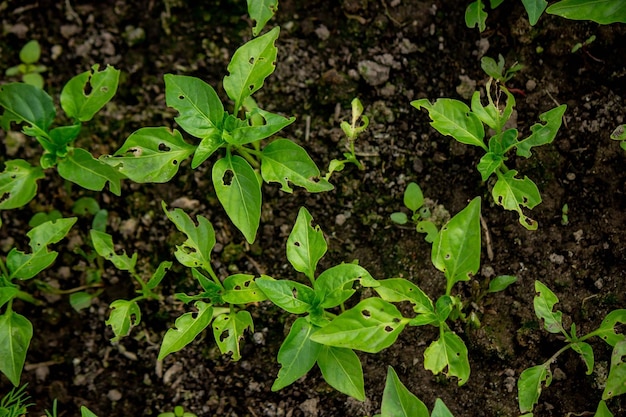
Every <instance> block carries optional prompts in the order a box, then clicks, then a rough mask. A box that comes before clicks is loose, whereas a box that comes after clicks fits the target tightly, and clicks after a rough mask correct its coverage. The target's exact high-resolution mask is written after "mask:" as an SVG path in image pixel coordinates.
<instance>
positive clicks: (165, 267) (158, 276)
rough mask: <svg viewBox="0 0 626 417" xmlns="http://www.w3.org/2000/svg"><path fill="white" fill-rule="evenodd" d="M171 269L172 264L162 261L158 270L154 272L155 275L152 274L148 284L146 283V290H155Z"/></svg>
mask: <svg viewBox="0 0 626 417" xmlns="http://www.w3.org/2000/svg"><path fill="white" fill-rule="evenodd" d="M171 267H172V262H170V261H162V262H161V263H160V264H159V266H158V267H157V270H156V271H154V274H152V276H151V277H150V279H149V280H148V282H146V288H148V289H149V290H153V289H155V288H156V287H157V286H158V285H159V284H160V283H161V280H163V278H164V277H165V274H166V273H167V271H169V270H170V268H171Z"/></svg>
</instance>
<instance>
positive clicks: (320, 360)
mask: <svg viewBox="0 0 626 417" xmlns="http://www.w3.org/2000/svg"><path fill="white" fill-rule="evenodd" d="M317 366H319V368H320V370H321V371H322V376H323V377H324V380H325V381H326V382H328V384H329V385H330V386H331V387H333V388H335V389H336V390H337V391H340V392H343V393H344V394H346V395H349V396H351V397H353V398H356V399H357V400H359V401H365V383H364V381H363V368H362V367H361V361H360V360H359V357H358V356H357V355H356V353H354V351H352V350H351V349H345V348H339V347H334V346H322V348H321V350H320V353H319V356H318V357H317Z"/></svg>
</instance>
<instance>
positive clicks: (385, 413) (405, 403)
mask: <svg viewBox="0 0 626 417" xmlns="http://www.w3.org/2000/svg"><path fill="white" fill-rule="evenodd" d="M398 416H406V417H429V416H430V417H454V416H453V415H452V413H451V412H450V410H449V409H448V407H446V405H445V404H444V402H443V401H441V399H440V398H437V400H436V401H435V406H434V407H433V412H432V414H431V413H429V412H428V408H426V405H425V404H424V403H423V402H422V400H420V399H419V398H417V397H416V396H415V395H414V394H413V393H412V392H411V391H409V390H408V389H407V388H406V386H404V384H403V383H402V381H400V378H398V374H397V373H396V371H395V370H394V369H393V368H392V367H391V366H390V367H388V368H387V380H386V381H385V389H384V391H383V399H382V403H381V409H380V414H376V415H375V416H374V417H398Z"/></svg>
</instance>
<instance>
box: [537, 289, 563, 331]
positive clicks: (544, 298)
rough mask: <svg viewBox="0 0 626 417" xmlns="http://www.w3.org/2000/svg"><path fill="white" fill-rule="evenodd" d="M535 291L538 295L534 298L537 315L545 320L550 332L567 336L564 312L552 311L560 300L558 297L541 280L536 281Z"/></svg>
mask: <svg viewBox="0 0 626 417" xmlns="http://www.w3.org/2000/svg"><path fill="white" fill-rule="evenodd" d="M535 291H536V292H537V294H538V295H536V296H535V298H534V299H533V306H534V308H535V314H536V315H537V317H538V318H539V319H541V320H543V327H544V328H545V329H546V330H547V331H549V332H550V333H563V334H564V335H565V336H566V337H567V336H568V335H567V332H566V331H565V329H564V328H563V323H562V320H563V313H562V312H560V311H559V310H557V311H552V310H553V309H554V305H555V304H556V303H558V302H559V299H558V297H557V296H556V295H554V293H553V292H552V291H551V290H550V288H548V287H546V286H545V285H544V284H542V283H541V282H540V281H535Z"/></svg>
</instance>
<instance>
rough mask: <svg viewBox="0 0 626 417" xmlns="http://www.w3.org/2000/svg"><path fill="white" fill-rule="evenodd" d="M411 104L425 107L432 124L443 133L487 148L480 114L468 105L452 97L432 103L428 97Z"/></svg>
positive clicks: (416, 106)
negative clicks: (472, 110)
mask: <svg viewBox="0 0 626 417" xmlns="http://www.w3.org/2000/svg"><path fill="white" fill-rule="evenodd" d="M411 105H412V106H413V107H415V108H417V109H418V110H419V109H420V108H422V107H423V108H425V109H426V110H428V114H429V116H430V118H431V119H432V122H431V123H430V125H431V126H432V127H433V128H435V129H436V130H437V131H438V132H439V133H441V134H442V135H448V136H452V137H453V138H454V139H456V140H457V141H459V142H461V143H465V144H467V145H474V146H478V147H481V148H483V149H484V150H487V146H486V145H485V143H484V138H485V128H484V126H483V123H482V122H481V121H480V119H479V118H478V116H476V115H475V114H474V113H472V112H471V111H470V109H469V107H467V105H466V104H465V103H463V102H461V101H458V100H453V99H450V98H440V99H438V100H437V101H435V103H433V104H431V103H430V102H429V101H428V100H427V99H421V100H415V101H412V102H411Z"/></svg>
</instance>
